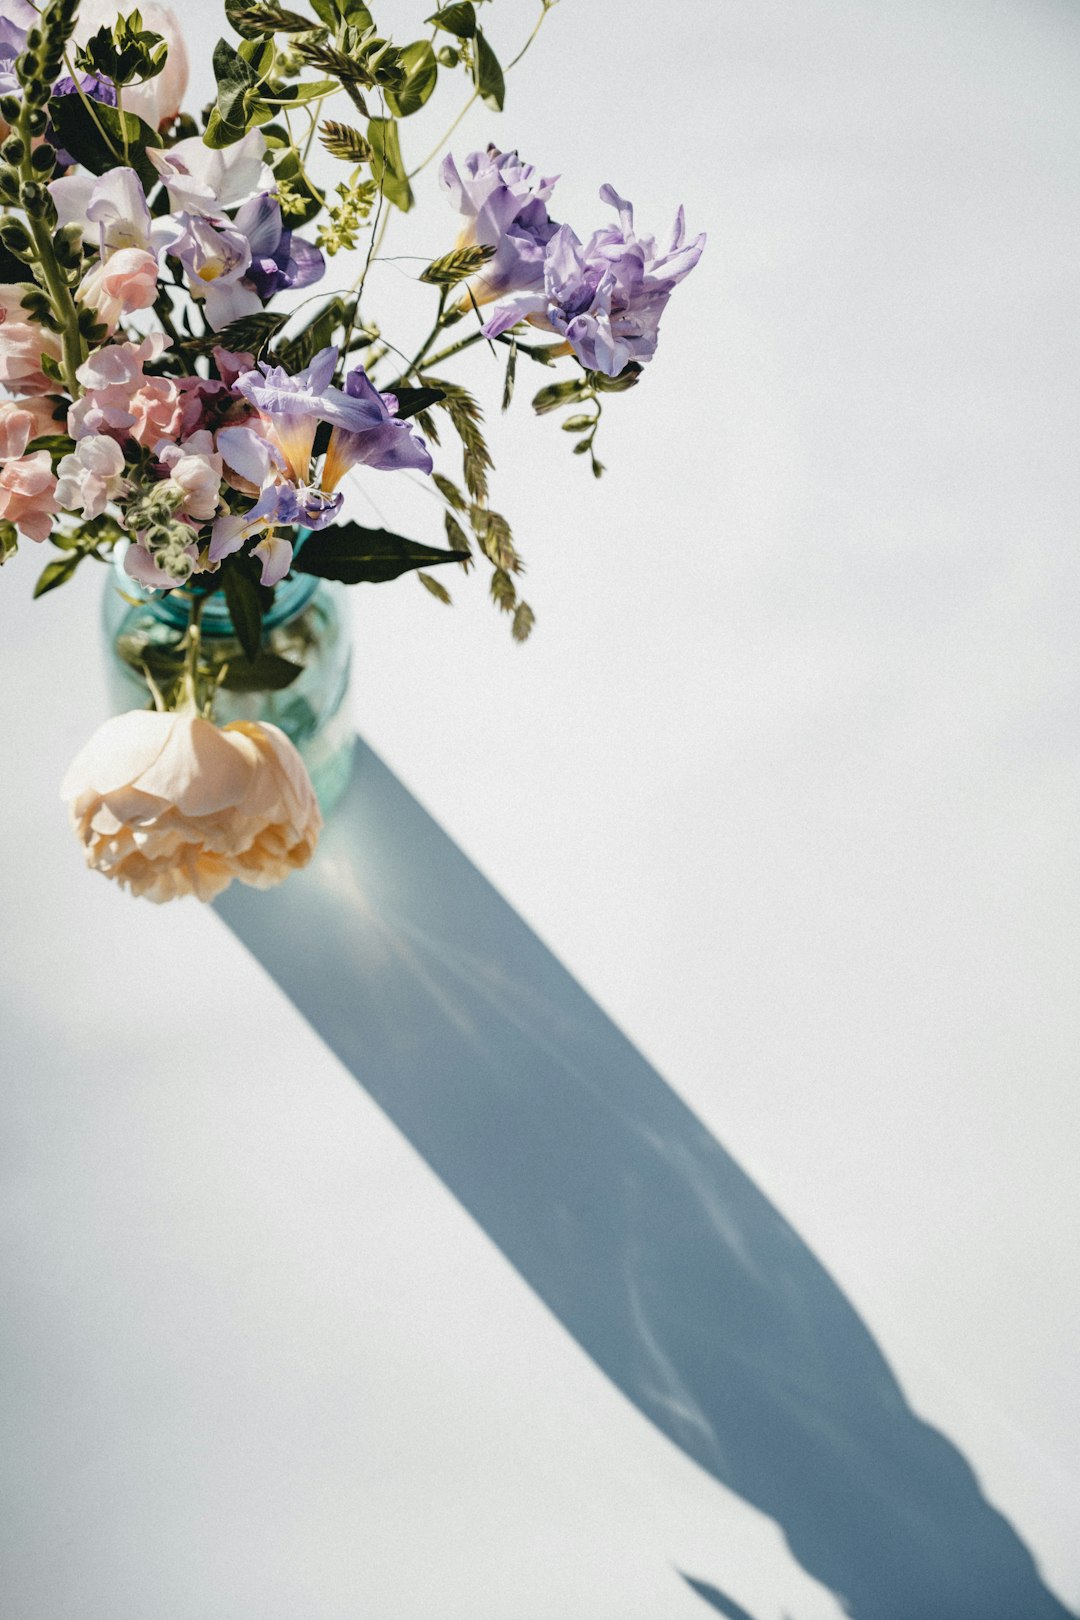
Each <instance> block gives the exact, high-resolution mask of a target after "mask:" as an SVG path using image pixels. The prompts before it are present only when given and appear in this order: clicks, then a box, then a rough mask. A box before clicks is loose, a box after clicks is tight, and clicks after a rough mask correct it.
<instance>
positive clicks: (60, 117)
mask: <svg viewBox="0 0 1080 1620" xmlns="http://www.w3.org/2000/svg"><path fill="white" fill-rule="evenodd" d="M49 118H50V120H51V122H52V126H53V128H54V129H55V130H56V133H57V135H58V136H59V138H60V139H59V144H60V145H61V146H63V147H65V148H66V149H67V150H68V151H69V152H77V153H78V154H79V162H80V164H81V165H82V167H83V168H84V169H89V170H90V173H91V174H104V173H105V172H106V170H108V169H115V168H117V167H118V165H120V164H122V163H123V161H124V137H125V135H126V136H127V146H128V155H127V161H128V163H129V165H130V166H131V168H133V169H134V170H135V173H136V174H137V175H138V176H139V179H140V180H141V181H142V183H143V188H144V189H145V190H146V191H149V190H151V188H152V187H153V186H155V185H156V184H157V182H158V181H159V180H160V178H161V176H160V175H159V174H158V172H157V170H156V169H155V168H154V165H153V164H152V163H151V162H150V159H149V158H148V157H147V155H146V148H147V147H148V146H160V145H161V136H160V135H159V134H158V132H157V130H156V129H151V128H150V125H149V124H144V123H143V121H142V119H141V118H137V117H136V116H135V114H134V113H131V112H125V113H119V112H117V110H116V108H115V107H106V106H105V105H104V103H103V102H100V101H95V103H94V111H93V114H91V113H89V112H88V111H87V109H86V104H85V102H84V101H83V98H82V97H81V96H80V95H70V96H53V98H52V100H51V101H50V102H49ZM99 125H100V128H99V127H98V126H99ZM102 131H104V135H103V134H102ZM15 279H16V280H18V279H19V278H18V277H16V278H15Z"/></svg>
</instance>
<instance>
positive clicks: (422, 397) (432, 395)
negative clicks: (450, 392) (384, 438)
mask: <svg viewBox="0 0 1080 1620" xmlns="http://www.w3.org/2000/svg"><path fill="white" fill-rule="evenodd" d="M392 392H393V395H394V398H395V399H396V400H397V415H398V421H399V422H404V421H405V419H406V418H407V417H410V416H418V415H419V413H420V412H421V411H426V410H427V408H428V406H429V405H437V404H438V403H439V401H440V400H442V399H445V398H446V395H445V394H444V393H443V391H442V389H441V388H395V389H393V390H392Z"/></svg>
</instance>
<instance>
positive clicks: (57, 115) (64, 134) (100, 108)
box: [49, 95, 161, 191]
mask: <svg viewBox="0 0 1080 1620" xmlns="http://www.w3.org/2000/svg"><path fill="white" fill-rule="evenodd" d="M49 118H50V119H51V121H52V125H53V128H54V129H55V130H56V133H57V135H58V136H59V137H60V139H59V144H60V145H61V146H64V147H66V149H67V150H68V151H69V152H75V153H77V154H78V158H79V162H80V164H81V165H82V167H83V168H84V169H89V170H90V173H91V174H104V173H105V172H106V170H108V169H115V168H118V167H119V166H120V165H121V164H123V162H124V136H125V135H126V136H127V145H128V151H127V161H128V165H129V167H131V168H132V169H134V170H135V173H136V174H137V175H138V176H139V179H140V180H141V181H142V183H143V186H144V187H145V188H146V190H147V191H149V190H150V189H151V188H152V187H153V186H156V185H157V183H158V181H159V179H160V178H161V176H160V175H159V174H158V172H157V170H156V169H155V168H154V165H153V164H152V163H151V162H150V159H149V158H148V157H147V155H146V148H147V147H148V146H160V145H161V136H160V135H159V134H158V132H157V130H156V129H151V128H150V125H149V124H144V123H143V121H142V119H141V118H137V117H136V116H135V114H134V113H131V112H125V113H123V114H121V113H118V112H117V110H116V108H115V107H106V106H104V105H103V103H101V102H100V101H95V102H94V111H93V114H91V113H90V112H88V111H87V107H86V103H85V102H84V101H83V99H82V97H81V96H80V95H70V96H53V98H52V100H51V101H50V102H49ZM99 126H100V127H99ZM102 131H104V134H103V133H102Z"/></svg>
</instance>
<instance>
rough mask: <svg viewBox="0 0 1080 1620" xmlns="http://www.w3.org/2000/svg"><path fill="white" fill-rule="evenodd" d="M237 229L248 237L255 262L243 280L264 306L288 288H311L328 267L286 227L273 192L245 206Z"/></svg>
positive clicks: (236, 223)
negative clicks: (277, 293) (252, 289)
mask: <svg viewBox="0 0 1080 1620" xmlns="http://www.w3.org/2000/svg"><path fill="white" fill-rule="evenodd" d="M233 230H235V231H237V232H238V233H239V234H240V235H241V236H244V237H246V238H247V241H248V244H249V246H250V248H251V263H250V265H249V266H248V269H247V272H246V274H245V275H244V278H243V279H244V281H245V283H246V284H247V285H248V286H249V287H252V288H254V290H255V292H257V293H258V295H259V297H260V298H261V299H262V301H263V303H266V302H267V301H268V300H269V299H270V298H272V297H273V296H274V294H275V293H276V292H280V291H281V290H282V288H284V287H310V285H311V283H312V282H313V281H318V280H319V278H320V277H321V275H322V274H323V271H324V270H325V268H326V264H325V260H324V259H323V256H322V254H321V253H320V251H319V249H318V248H317V247H316V246H315V245H314V243H312V242H305V241H304V239H303V237H302V236H294V235H293V233H292V231H287V230H286V229H285V228H284V226H283V225H282V222H281V208H280V205H279V204H278V200H277V198H276V197H274V196H271V195H270V193H269V192H265V191H264V192H261V193H260V194H259V196H257V197H253V198H252V199H251V201H250V202H246V203H245V204H244V206H243V208H241V209H240V211H239V213H238V214H237V216H236V218H235V220H234V221H233Z"/></svg>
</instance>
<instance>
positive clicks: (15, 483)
mask: <svg viewBox="0 0 1080 1620" xmlns="http://www.w3.org/2000/svg"><path fill="white" fill-rule="evenodd" d="M56 510H57V506H56V478H55V476H54V474H53V470H52V460H51V458H50V456H49V452H48V451H47V450H35V451H34V453H33V455H31V456H16V457H15V458H14V460H12V461H5V463H4V465H3V467H0V522H4V523H14V525H15V527H16V528H17V529H18V530H19V531H20V533H22V534H25V535H27V536H28V538H29V539H31V540H47V539H48V538H49V532H50V530H51V529H52V520H53V517H54V515H55V513H56Z"/></svg>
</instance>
